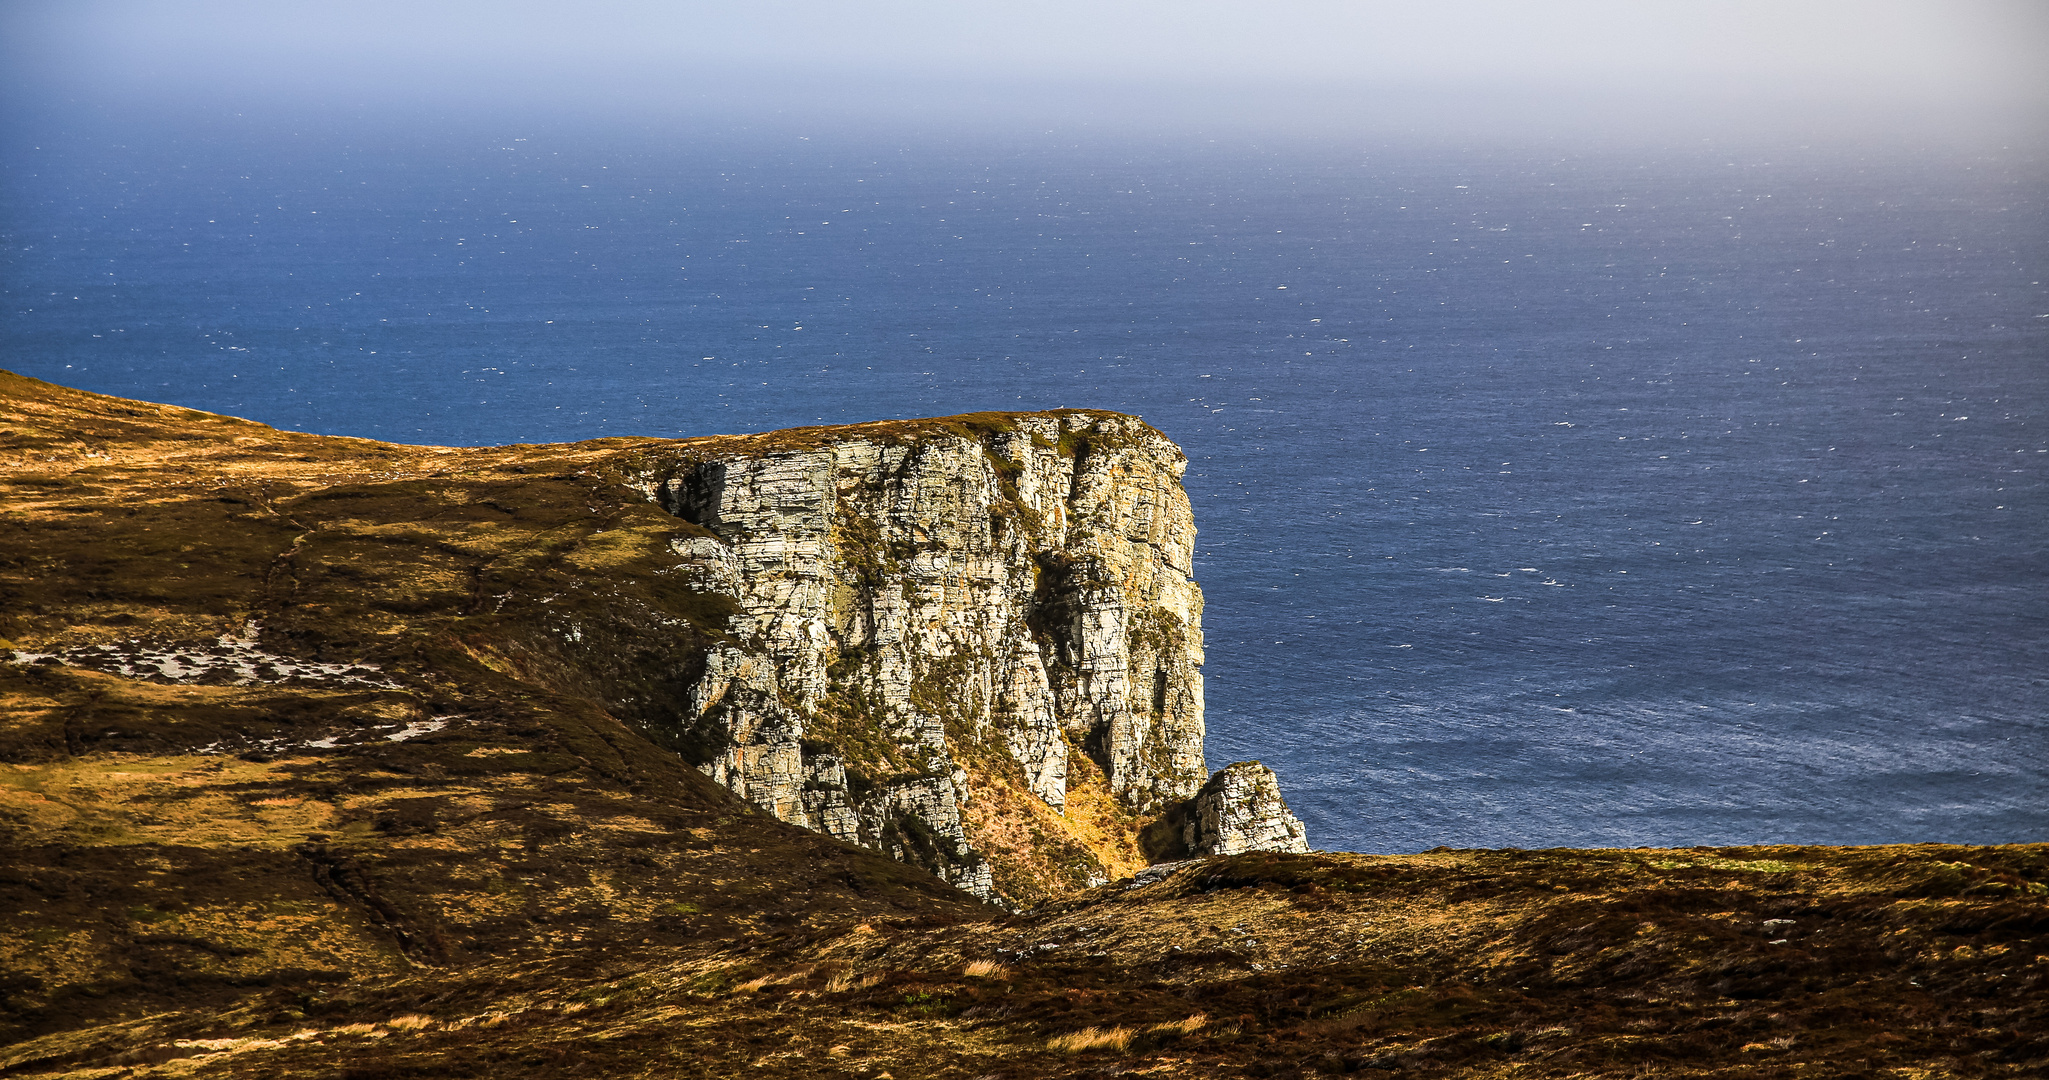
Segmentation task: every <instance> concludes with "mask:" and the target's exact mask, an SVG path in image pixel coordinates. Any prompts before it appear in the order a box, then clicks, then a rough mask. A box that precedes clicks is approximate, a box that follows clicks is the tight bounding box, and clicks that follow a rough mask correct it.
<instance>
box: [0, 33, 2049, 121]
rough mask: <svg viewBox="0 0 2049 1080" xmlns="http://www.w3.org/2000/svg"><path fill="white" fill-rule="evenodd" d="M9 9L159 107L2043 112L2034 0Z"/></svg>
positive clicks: (26, 58)
mask: <svg viewBox="0 0 2049 1080" xmlns="http://www.w3.org/2000/svg"><path fill="white" fill-rule="evenodd" d="M0 17H4V19H5V22H4V23H0V26H4V30H5V35H6V41H7V53H6V55H7V65H8V67H9V68H10V69H11V74H12V75H13V77H14V79H15V81H16V84H17V85H20V83H21V82H22V81H26V82H28V83H29V84H31V85H32V86H33V87H37V88H41V89H44V90H55V91H57V92H59V93H64V94H74V95H76V94H83V95H87V96H91V97H95V98H102V99H111V100H121V99H123V98H128V99H132V100H135V101H137V102H151V103H159V104H160V103H163V102H166V101H170V102H183V101H190V102H196V103H214V104H221V103H226V104H230V105H233V104H238V103H246V104H248V105H250V106H252V107H253V106H256V105H258V104H262V103H271V104H276V103H280V102H292V103H297V104H300V105H304V104H308V103H311V104H323V105H338V106H343V107H358V106H364V105H369V106H386V105H390V104H400V105H407V106H419V105H425V106H428V107H441V108H451V109H459V108H468V107H474V106H480V105H496V106H498V107H502V108H509V109H518V108H550V109H564V110H570V111H574V110H577V109H583V110H593V111H602V112H621V111H625V112H660V111H663V110H669V111H679V110H680V111H690V110H693V109H698V110H703V109H739V110H746V111H751V112H755V113H759V114H762V115H781V116H782V117H784V118H785V119H786V120H788V121H790V122H795V123H799V124H801V123H802V122H804V121H805V120H806V119H811V120H816V121H820V122H824V121H828V120H831V119H833V118H840V117H845V116H849V115H865V116H868V117H870V118H875V119H885V120H886V119H889V118H891V117H893V116H902V117H910V118H917V117H920V116H922V117H926V118H934V117H938V118H947V119H950V120H952V121H957V122H965V123H976V122H983V123H989V124H1002V123H1015V122H1028V123H1041V122H1044V123H1078V124H1098V125H1115V124H1119V123H1136V124H1147V123H1174V124H1180V123H1192V124H1195V125H1197V126H1201V125H1203V124H1213V125H1226V126H1229V125H1238V124H1244V125H1251V126H1254V127H1257V126H1260V125H1275V126H1280V127H1288V126H1299V125H1303V124H1308V125H1312V126H1315V125H1328V124H1332V123H1358V124H1362V125H1367V126H1372V125H1376V124H1378V125H1386V124H1390V123H1394V124H1399V123H1400V122H1403V120H1404V119H1405V118H1406V119H1407V120H1408V121H1410V122H1414V121H1417V120H1419V119H1420V120H1422V121H1425V122H1435V121H1438V120H1441V121H1443V122H1447V123H1470V124H1475V125H1480V126H1485V125H1486V124H1488V123H1489V122H1495V123H1500V124H1508V125H1515V124H1539V125H1541V124H1551V123H1555V124H1565V125H1570V124H1575V123H1578V124H1587V125H1592V126H1595V127H1598V126H1600V125H1602V124H1612V125H1614V126H1617V127H1621V128H1629V127H1639V128H1643V127H1648V128H1655V127H1656V126H1657V125H1659V124H1660V123H1669V124H1673V125H1677V126H1679V127H1686V126H1688V125H1692V126H1696V127H1701V128H1702V130H1707V129H1708V128H1713V127H1715V126H1716V125H1720V126H1722V127H1734V128H1737V129H1742V128H1744V127H1746V126H1750V127H1754V128H1756V129H1758V130H1769V129H1778V128H1786V129H1789V130H1798V129H1802V128H1803V127H1804V128H1806V129H1811V130H1812V131H1815V132H1825V131H1827V130H1830V129H1831V128H1832V127H1833V126H1835V125H1851V126H1857V127H1861V128H1865V129H1873V130H1881V131H1882V130H1885V129H1887V128H1888V127H1913V128H1928V129H1933V130H1940V129H1945V128H1955V127H1957V126H1958V125H1965V126H1971V127H1976V128H1984V129H1987V130H1991V131H1994V132H1996V133H2001V134H2011V135H2013V136H2014V137H2021V138H2025V137H2027V135H2028V133H2029V132H2031V131H2033V130H2034V129H2035V128H2037V127H2039V126H2041V125H2042V124H2043V122H2044V119H2045V116H2049V113H2045V108H2044V106H2045V99H2049V77H2045V75H2044V72H2045V71H2049V4H2045V3H2041V2H2039V0H1942V2H1926V0H1853V2H1843V0H1809V2H1800V0H1771V2H1758V0H1721V2H1683V0H1672V2H1651V0H1633V2H1619V0H1550V2H1543V3H1537V2H1525V3H1514V2H1505V0H1466V2H1463V3H1456V4H1451V3H1388V2H1351V3H1347V2H1337V0H1265V2H1256V3H1255V2H1213V0H1211V2H1205V0H1172V2H1139V3H1129V2H1127V3H1117V2H1103V0H1094V2H1075V0H1039V2H1036V3H1032V4H1019V3H1015V2H1006V3H986V2H977V0H948V2H927V0H908V2H887V3H861V2H845V0H841V2H811V0H797V2H788V0H785V2H761V3H733V2H730V0H726V2H720V3H653V2H584V3H575V4H567V3H555V4H543V3H517V2H512V3H505V2H476V0H456V2H447V3H433V2H424V3H422V2H409V3H392V2H381V0H379V2H366V0H352V2H350V3H345V4H338V3H319V4H310V3H289V2H276V0H270V2H250V0H182V2H148V0H135V2H119V0H100V2H93V0H64V2H44V0H28V2H22V0H17V2H15V3H13V4H11V5H8V7H7V10H6V14H5V15H4V16H0Z"/></svg>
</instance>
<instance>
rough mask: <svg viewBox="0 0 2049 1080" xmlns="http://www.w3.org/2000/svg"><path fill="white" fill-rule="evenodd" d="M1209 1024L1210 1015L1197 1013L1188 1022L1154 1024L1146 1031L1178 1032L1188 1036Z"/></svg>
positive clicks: (1172, 1021)
mask: <svg viewBox="0 0 2049 1080" xmlns="http://www.w3.org/2000/svg"><path fill="white" fill-rule="evenodd" d="M1207 1023H1209V1014H1208V1013H1196V1014H1195V1015H1194V1016H1191V1017H1189V1018H1188V1019H1186V1020H1169V1021H1167V1022H1166V1023H1164V1024H1154V1025H1153V1026H1152V1027H1150V1028H1148V1029H1146V1030H1148V1031H1178V1032H1180V1033H1181V1034H1183V1035H1186V1034H1189V1033H1190V1032H1193V1031H1198V1030H1201V1028H1202V1026H1203V1025H1205V1024H1207Z"/></svg>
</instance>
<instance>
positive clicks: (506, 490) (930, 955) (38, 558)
mask: <svg viewBox="0 0 2049 1080" xmlns="http://www.w3.org/2000/svg"><path fill="white" fill-rule="evenodd" d="M987 422H996V423H1000V422H1001V418H1000V417H998V418H995V419H994V420H993V421H992V420H989V419H988V418H981V419H974V418H970V420H966V421H934V422H905V423H904V424H903V425H900V426H892V427H891V428H890V431H891V432H893V433H894V434H893V435H892V436H891V437H902V438H911V439H915V438H918V437H920V435H919V432H921V431H925V430H928V428H929V429H930V430H934V431H939V432H941V433H945V432H946V431H948V430H949V429H948V428H947V427H946V425H947V424H954V425H956V426H958V425H960V424H970V425H971V424H972V423H987ZM920 423H926V424H927V427H920V426H919V424H920ZM821 437H823V436H821V435H819V434H817V433H808V434H807V433H796V434H790V435H786V436H776V437H761V438H762V441H763V444H764V445H770V444H776V445H780V444H777V443H776V439H777V438H781V439H783V440H784V441H786V442H787V441H790V440H796V443H801V444H802V445H806V446H808V445H812V442H806V441H805V440H813V441H815V440H816V439H818V438H821ZM656 442H657V441H655V440H618V439H613V440H601V441H596V442H590V443H579V444H573V445H563V446H528V447H501V448H485V449H469V450H452V449H443V448H429V447H407V446H396V445H390V444H382V443H375V442H368V441H364V440H351V439H335V438H324V437H317V436H308V435H298V434H292V433H287V432H279V431H276V430H274V429H271V428H267V427H264V426H262V425H260V424H254V423H249V422H246V421H239V420H233V419H230V418H226V417H218V416H212V415H209V414H204V413H196V412H192V411H190V410H184V409H177V408H172V407H167V406H159V405H150V404H145V403H140V402H130V401H121V400H117V399H111V398H104V397H98V396H95V395H90V394H84V393H80V392H77V391H72V390H67V389H63V388H60V387H54V386H51V385H49V384H45V383H39V382H36V381H34V380H29V379H23V378H20V377H18V376H13V375H6V374H0V638H4V639H6V641H5V643H4V644H0V648H4V649H6V650H8V651H9V652H11V653H17V654H20V655H22V656H24V657H25V658H27V659H28V660H29V661H30V662H26V663H0V1046H4V1048H0V1076H7V1077H14V1076H39V1075H75V1076H92V1077H116V1076H121V1077H127V1076H135V1077H142V1076H172V1075H178V1076H186V1075H201V1076H210V1075H221V1076H250V1077H258V1076H261V1077H272V1076H305V1077H316V1076H318V1077H361V1078H366V1080H367V1078H369V1077H387V1076H389V1077H396V1076H490V1077H507V1076H558V1075H559V1076H576V1075H597V1076H663V1077H667V1076H721V1077H723V1076H727V1075H731V1074H734V1073H748V1074H752V1075H765V1076H792V1077H796V1076H807V1077H808V1076H859V1077H876V1076H879V1075H883V1074H888V1075H890V1076H893V1077H896V1078H899V1080H906V1078H909V1077H917V1076H960V1077H977V1076H1008V1077H1020V1078H1022V1077H1035V1076H1048V1075H1133V1074H1135V1075H1184V1076H1241V1075H1242V1076H1310V1075H1346V1074H1353V1075H1365V1076H1393V1075H1423V1076H1504V1077H1505V1076H1575V1075H1596V1076H1637V1075H1661V1076H1743V1077H1750V1076H1772V1075H1784V1076H1796V1075H1798V1076H1859V1075H1862V1076H1872V1077H1879V1076H1887V1077H1892V1076H1950V1075H1956V1076H2028V1075H2039V1074H2040V1073H2041V1071H2042V1070H2043V1069H2044V1068H2045V1063H2049V1030H2045V1029H2049V1024H2045V1019H2049V1017H2045V1012H2049V1010H2045V1006H2044V1005H2043V1001H2044V1000H2045V999H2049V993H2045V990H2049V987H2045V985H2044V977H2045V975H2049V961H2044V960H2042V957H2043V956H2044V953H2045V950H2044V948H2043V946H2042V944H2041V941H2042V938H2043V936H2044V935H2045V934H2049V848H2045V847H2044V846H2043V845H2018V846H2008V847H1998V848H1956V847H1938V846H1916V847H1895V848H1859V849H1823V848H1768V849H1767V848H1759V849H1740V850H1735V849H1730V850H1712V851H1711V850H1683V851H1586V852H1582V851H1542V852H1447V851H1439V852H1432V853H1427V854H1422V855H1410V856H1364V855H1327V854H1319V855H1304V856H1271V855H1247V856H1239V857H1235V858H1232V859H1223V860H1208V861H1202V862H1195V863H1191V864H1187V865H1185V866H1182V867H1179V868H1178V869H1176V870H1174V871H1173V872H1171V873H1160V872H1155V873H1156V874H1159V876H1158V879H1157V880H1154V879H1152V878H1151V877H1148V878H1145V879H1142V883H1141V881H1130V880H1127V881H1121V882H1115V883H1112V884H1111V885H1109V886H1107V887H1105V888H1101V889H1095V890H1090V891H1081V892H1073V893H1069V894H1065V895H1060V896H1055V897H1053V898H1050V899H1047V900H1045V901H1044V902H1042V903H1041V905H1040V906H1039V907H1038V908H1037V909H1036V910H1034V911H1033V912H1031V913H1029V914H1026V915H1010V914H1007V913H1005V912H1003V911H1001V910H998V909H995V908H993V907H990V906H988V905H985V904H982V903H979V902H977V901H975V900H974V899H973V898H972V897H969V896H967V895H966V894H964V893H961V892H958V891H956V890H953V889H952V888H950V887H948V886H946V885H944V884H943V883H941V882H939V881H938V880H937V879H935V878H932V877H930V876H929V875H926V874H924V873H922V872H921V871H918V870H916V869H914V868H912V867H909V866H905V865H903V864H901V863H897V862H893V861H890V860H888V859H886V858H883V857H881V856H879V855H877V854H875V853H874V852H871V851H868V850H865V849H863V848H859V847H856V846H853V845H849V844H844V843H840V842H838V841H835V840H833V839H831V838H829V837H827V836H825V835H822V834H820V833H817V832H812V831H808V830H804V829H800V828H797V827H795V826H792V825H788V824H785V823H783V822H780V821H777V820H776V819H774V818H773V817H770V816H768V815H766V814H763V813H761V812H758V811H757V810H755V809H754V808H752V807H750V806H749V805H747V804H746V803H745V802H743V801H741V800H740V799H738V798H736V797H735V796H734V795H732V794H731V793H730V792H728V791H727V790H726V789H725V788H722V787H720V786H718V785H716V784H714V783H712V782H711V781H710V780H708V779H707V778H706V777H705V776H704V775H702V774H701V773H700V772H699V771H697V770H696V769H693V768H690V767H689V766H688V765H686V764H685V763H684V759H683V757H682V756H680V755H681V753H683V752H686V751H687V750H688V749H689V748H687V747H677V746H671V745H664V744H663V743H662V742H661V741H660V738H659V735H660V732H661V731H662V730H663V729H662V726H661V720H662V719H663V715H664V713H663V710H665V709H672V708H674V707H675V705H674V702H675V700H676V698H677V696H678V694H679V688H681V687H684V686H687V685H689V684H691V683H692V682H693V681H694V680H695V679H696V678H697V677H698V675H699V673H698V672H696V671H692V670H690V668H689V661H688V658H689V657H690V656H692V655H695V654H696V652H701V651H702V650H696V652H694V651H693V649H692V648H691V647H689V646H690V644H691V643H692V642H693V641H694V642H698V643H700V644H707V643H716V642H717V641H718V640H720V635H722V634H726V633H728V632H729V631H728V629H727V627H728V626H729V616H730V615H731V613H732V612H731V609H730V606H729V604H728V603H727V602H726V601H725V600H724V598H723V597H721V596H719V595H717V594H714V593H706V592H701V591H697V590H695V589H694V588H692V587H690V586H689V585H687V584H686V583H682V582H679V581H677V580H675V579H674V576H673V575H666V574H663V573H660V572H658V571H660V570H662V569H663V568H664V564H663V563H661V562H660V561H659V559H658V558H657V556H658V555H659V553H661V552H664V551H667V550H669V549H670V545H671V543H672V541H677V540H682V541H686V542H687V541H689V540H690V539H692V538H701V537H703V536H704V535H706V534H705V533H704V531H703V530H702V529H700V528H699V527H698V526H695V525H692V524H690V523H689V522H687V521H684V520H682V519H680V518H678V517H675V516H672V515H670V514H668V513H666V512H664V511H663V510H662V509H661V507H660V506H658V505H656V504H655V503H652V502H649V501H648V500H646V499H645V498H641V497H638V496H637V495H635V493H634V492H633V490H632V489H631V488H630V486H628V485H625V484H622V483H620V482H619V481H618V480H617V478H615V477H614V476H612V475H611V474H609V473H608V472H607V468H608V463H612V462H616V461H618V460H619V459H620V457H621V456H622V455H630V454H632V453H635V452H636V451H637V450H638V449H640V448H644V447H646V446H649V445H653V444H655V443H656ZM796 443H793V444H792V445H796ZM557 613H567V615H566V616H562V617H567V618H570V619H571V620H573V622H574V623H575V626H576V628H577V634H578V638H577V640H575V641H574V642H573V643H572V644H565V643H564V641H565V639H564V638H563V636H562V635H561V634H560V633H559V628H558V627H556V624H555V623H554V622H553V621H551V620H555V619H557V618H558V615H557ZM679 643H680V644H679ZM572 645H573V647H572ZM679 657H680V658H681V659H679ZM650 733H653V735H652V736H651V734H650ZM1034 820H1037V819H1034ZM1104 821H1105V822H1107V824H1103V823H1098V824H1097V825H1093V826H1090V827H1096V828H1103V827H1118V828H1128V827H1129V826H1130V824H1131V823H1130V822H1121V823H1120V822H1119V821H1116V820H1110V819H1104ZM1086 839H1087V837H1086V836H1084V837H1082V838H1081V840H1076V841H1073V842H1076V843H1079V842H1082V840H1086Z"/></svg>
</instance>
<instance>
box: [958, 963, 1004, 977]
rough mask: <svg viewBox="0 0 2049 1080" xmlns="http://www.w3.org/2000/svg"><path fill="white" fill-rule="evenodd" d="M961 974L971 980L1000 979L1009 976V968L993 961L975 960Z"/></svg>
mask: <svg viewBox="0 0 2049 1080" xmlns="http://www.w3.org/2000/svg"><path fill="white" fill-rule="evenodd" d="M962 974H964V975H966V976H967V977H968V978H971V979H1001V978H1003V977H1005V976H1007V975H1009V974H1010V966H1009V965H1007V964H999V963H997V962H996V961H994V960H976V961H973V962H971V963H969V964H968V966H967V969H966V970H965V971H963V972H962Z"/></svg>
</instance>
